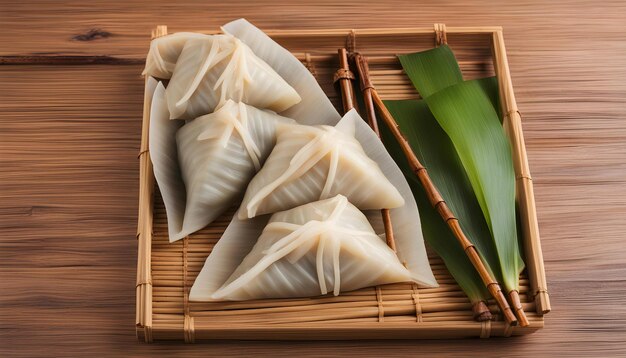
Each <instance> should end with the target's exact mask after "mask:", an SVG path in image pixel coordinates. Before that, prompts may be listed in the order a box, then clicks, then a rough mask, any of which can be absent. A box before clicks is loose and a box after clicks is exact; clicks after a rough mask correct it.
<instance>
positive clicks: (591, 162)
mask: <svg viewBox="0 0 626 358" xmlns="http://www.w3.org/2000/svg"><path fill="white" fill-rule="evenodd" d="M345 3H346V4H347V5H337V4H333V3H332V2H328V1H317V2H315V3H314V4H303V5H289V4H288V2H286V1H283V2H271V3H270V2H268V5H267V6H265V7H262V8H261V7H260V6H259V5H255V6H250V5H249V4H247V3H246V2H242V1H229V2H225V3H214V2H202V3H191V2H189V3H187V4H174V3H171V2H170V3H166V2H160V1H153V2H150V3H131V2H123V1H107V2H106V3H104V2H103V3H100V4H98V3H95V2H84V1H66V2H64V3H63V4H62V5H55V6H53V5H51V4H50V3H47V2H43V1H40V2H37V1H21V2H19V3H18V2H17V1H15V2H7V1H5V2H2V4H0V56H39V55H42V54H43V55H59V56H79V55H106V56H113V57H115V58H118V57H119V58H121V59H131V60H137V59H141V57H142V56H144V54H145V53H146V51H147V38H148V37H149V33H150V29H151V28H153V27H154V26H155V25H157V24H160V23H167V24H168V25H169V27H170V30H172V31H177V30H183V29H185V30H200V29H211V28H214V27H215V26H216V25H218V24H222V23H224V22H225V21H228V20H231V19H233V18H236V17H242V16H243V17H247V18H248V19H250V20H251V21H253V22H255V23H256V24H258V25H259V26H261V27H263V28H282V29H285V28H319V27H342V28H351V27H354V28H358V27H372V26H380V27H402V26H430V25H431V24H432V23H435V22H443V23H446V24H447V25H457V26H459V25H463V26H478V25H502V26H503V27H504V36H505V41H506V45H507V51H508V56H509V65H510V67H511V73H512V77H513V84H514V86H515V89H516V97H517V100H518V106H519V108H520V111H521V113H522V121H523V126H524V131H525V136H526V144H527V149H528V155H529V161H530V169H531V172H532V175H533V182H534V183H535V194H536V196H537V209H538V214H539V221H540V229H541V234H542V243H543V248H544V258H545V262H546V271H547V276H548V277H547V278H548V287H549V288H550V295H551V299H552V306H553V312H552V313H550V315H548V316H547V317H546V328H545V329H543V330H541V331H539V333H536V334H534V335H531V336H528V337H524V338H517V339H508V340H504V339H493V340H489V341H479V340H466V341H432V342H411V341H408V342H404V341H400V342H382V341H367V342H326V343H309V342H288V343H286V342H285V343H280V342H246V343H240V342H218V343H214V344H210V345H201V346H185V345H182V344H156V345H146V344H140V343H136V341H135V337H134V327H133V322H134V303H135V297H134V294H135V293H134V292H135V290H134V283H135V270H136V266H135V264H136V261H135V260H136V240H135V239H134V237H135V232H136V222H137V221H136V219H137V217H136V215H137V199H138V198H137V195H138V190H137V189H138V184H137V181H138V161H137V153H138V150H139V139H140V125H141V123H140V122H141V108H142V89H143V81H142V79H141V78H140V76H139V73H140V72H141V66H140V65H137V64H132V63H133V62H132V61H130V64H128V62H125V63H126V64H123V63H119V64H107V65H88V66H60V65H54V66H43V65H38V66H18V65H13V66H0V113H1V115H0V233H1V235H0V252H1V254H0V255H1V257H2V260H1V261H0V289H1V293H2V294H1V296H0V354H1V355H2V356H29V357H32V356H64V355H69V356H87V355H94V354H97V355H98V356H113V355H116V354H117V355H119V354H125V355H132V356H139V355H155V354H159V353H161V354H170V355H172V356H177V355H185V356H195V355H197V356H207V355H211V354H216V355H221V356H236V355H243V354H245V355H253V354H254V355H268V354H272V355H275V356H294V355H306V354H349V353H360V354H363V355H366V354H369V355H391V354H398V355H402V354H404V355H406V354H411V353H416V354H417V353H420V354H429V353H431V354H442V353H449V354H450V355H453V356H454V355H461V354H462V353H464V352H468V351H471V352H476V354H480V355H485V356H487V355H494V356H499V355H501V354H502V353H503V352H504V351H507V352H512V353H513V355H515V356H528V355H533V354H535V355H548V354H550V353H559V354H562V355H565V354H571V355H593V356H609V355H619V354H623V353H624V350H625V349H626V344H625V343H624V337H626V299H625V297H626V284H625V280H624V277H626V259H625V257H626V245H625V244H624V242H623V237H624V232H626V220H625V219H624V218H625V217H626V180H625V179H624V177H625V176H626V160H625V158H626V115H625V113H626V101H625V100H624V99H625V98H626V41H624V32H625V31H626V5H625V4H623V2H619V1H605V2H602V3H601V4H600V3H598V2H596V1H559V2H551V3H546V2H543V1H522V2H515V3H513V2H511V3H510V4H508V5H507V4H499V3H497V2H495V1H474V2H472V3H471V4H470V3H469V2H462V1H446V2H443V3H442V2H440V1H438V2H435V1H433V2H432V3H423V4H422V3H420V4H415V3H413V2H400V1H384V2H378V3H371V4H370V3H367V4H366V3H364V2H359V3H356V2H353V3H350V2H345ZM348 13H350V14H349V15H348ZM338 14H342V15H341V16H338ZM373 19H374V20H373ZM373 21H375V23H373ZM94 28H97V29H101V30H102V31H104V32H109V33H110V36H108V37H105V36H92V37H90V35H89V34H88V32H89V31H90V30H91V29H94ZM80 35H87V36H86V37H87V38H91V40H88V41H80V40H73V38H74V37H76V36H80Z"/></svg>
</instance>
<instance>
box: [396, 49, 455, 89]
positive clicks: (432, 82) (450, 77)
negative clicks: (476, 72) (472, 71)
mask: <svg viewBox="0 0 626 358" xmlns="http://www.w3.org/2000/svg"><path fill="white" fill-rule="evenodd" d="M398 59H400V63H401V64H402V68H404V71H405V72H406V74H407V75H408V76H409V79H410V80H411V82H413V86H415V88H417V90H418V91H419V93H420V95H421V96H422V97H423V98H426V97H428V96H430V95H431V94H433V93H435V92H438V91H440V90H442V89H444V88H446V87H449V86H452V85H454V84H457V83H459V82H462V81H463V75H462V74H461V69H460V68H459V64H458V63H457V62H456V59H455V58H454V54H453V53H452V50H451V49H450V47H448V45H444V46H440V47H436V48H434V49H432V50H427V51H423V52H417V53H412V54H408V55H398ZM442 69H444V71H442Z"/></svg>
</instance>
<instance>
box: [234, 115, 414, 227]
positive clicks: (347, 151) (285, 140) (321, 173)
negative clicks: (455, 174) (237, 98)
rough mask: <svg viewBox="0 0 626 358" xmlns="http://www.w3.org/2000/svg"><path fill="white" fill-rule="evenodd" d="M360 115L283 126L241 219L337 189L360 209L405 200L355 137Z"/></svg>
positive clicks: (250, 188)
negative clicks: (332, 121) (331, 123)
mask: <svg viewBox="0 0 626 358" xmlns="http://www.w3.org/2000/svg"><path fill="white" fill-rule="evenodd" d="M354 131H355V117H353V116H348V117H346V118H344V119H342V120H341V121H340V122H339V123H338V124H337V125H336V126H335V127H330V126H303V125H298V124H292V125H279V126H278V128H277V130H276V137H277V138H276V147H275V149H274V151H273V152H272V154H271V155H270V156H269V158H268V159H267V163H266V165H265V166H264V167H263V169H261V171H259V173H258V174H257V175H256V176H255V177H254V178H253V179H252V181H251V182H250V185H249V186H248V190H247V191H246V195H245V196H244V199H243V203H242V204H241V210H239V218H240V219H244V218H251V217H255V216H257V215H262V214H268V213H273V212H276V211H281V210H286V209H291V208H293V207H296V206H298V205H302V204H306V203H309V202H312V201H316V200H321V199H326V198H329V197H333V196H335V195H337V194H342V195H345V196H346V197H347V198H348V199H349V200H350V202H351V203H353V204H354V205H355V206H356V207H358V208H360V209H383V208H396V207H399V206H402V205H403V204H404V200H403V199H402V196H401V195H400V193H399V192H398V190H397V189H396V188H395V187H394V186H393V184H391V183H390V182H389V180H387V178H386V177H385V175H384V174H383V173H382V171H381V170H380V167H379V166H378V165H377V164H376V162H374V161H373V160H371V159H370V158H369V157H368V156H367V155H366V154H365V152H364V151H363V148H362V147H361V144H360V143H359V142H358V141H357V140H356V139H355V138H354Z"/></svg>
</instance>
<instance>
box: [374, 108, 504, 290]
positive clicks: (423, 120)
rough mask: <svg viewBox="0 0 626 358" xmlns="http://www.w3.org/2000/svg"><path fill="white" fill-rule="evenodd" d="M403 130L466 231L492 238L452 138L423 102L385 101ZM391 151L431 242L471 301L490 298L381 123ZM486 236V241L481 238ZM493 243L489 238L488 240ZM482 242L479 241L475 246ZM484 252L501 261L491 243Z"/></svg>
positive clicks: (395, 143)
mask: <svg viewBox="0 0 626 358" xmlns="http://www.w3.org/2000/svg"><path fill="white" fill-rule="evenodd" d="M385 106H386V107H387V109H388V110H389V111H390V112H391V114H392V115H393V117H394V118H395V120H396V122H397V123H398V125H399V127H400V130H401V131H402V133H403V134H404V135H405V137H406V138H407V140H408V141H409V143H410V144H411V147H412V149H413V151H414V152H415V154H416V155H417V157H418V158H419V160H420V162H421V163H422V164H423V165H425V166H426V168H427V169H428V173H429V175H430V177H431V179H432V180H433V182H434V184H435V185H436V186H437V188H438V189H439V191H440V193H441V195H442V197H443V198H444V200H446V202H447V203H448V205H449V206H450V208H451V209H452V211H453V212H454V213H455V215H456V216H457V218H459V222H460V223H461V226H462V228H463V231H464V232H465V234H466V235H467V236H468V237H469V238H470V240H472V241H476V242H478V240H475V239H476V238H478V237H480V236H487V237H489V236H490V234H489V228H488V227H487V224H486V222H485V219H484V218H483V216H482V214H481V211H480V206H479V204H478V201H477V200H476V196H475V195H474V192H473V190H472V187H471V184H470V183H469V179H468V178H467V175H466V174H465V171H464V169H463V166H462V164H461V161H460V159H459V158H458V156H457V154H456V151H455V149H454V146H453V145H452V142H451V141H450V139H449V138H448V136H447V135H446V133H445V132H444V131H443V129H441V127H440V126H439V124H438V123H437V121H436V120H435V118H434V117H433V115H432V114H431V113H430V110H429V109H428V106H427V105H426V103H425V102H424V101H416V100H405V101H385ZM381 134H382V136H383V140H384V143H385V145H386V147H387V150H388V151H389V153H390V154H391V156H392V157H393V158H394V160H395V161H396V162H397V163H398V165H399V166H400V168H401V169H402V170H403V172H404V173H405V176H406V177H407V180H408V182H409V185H410V186H411V189H412V191H413V194H414V196H415V199H416V201H417V204H418V206H419V209H420V210H419V212H420V219H421V223H422V232H423V234H424V238H425V239H426V241H427V242H428V243H429V245H430V246H431V247H432V248H433V249H434V250H435V251H436V252H437V254H438V255H439V256H440V257H441V258H442V259H443V261H444V263H445V264H446V267H447V268H448V270H449V271H450V273H451V274H452V276H453V277H454V279H455V280H456V281H457V282H458V283H459V286H461V288H462V289H463V291H464V292H465V293H466V294H467V295H468V297H469V298H470V300H471V301H472V302H476V301H480V300H485V299H488V298H489V297H490V296H489V292H488V291H487V290H486V288H485V286H484V284H483V283H482V280H481V278H480V276H479V275H478V273H477V272H476V270H475V269H474V267H473V266H472V264H471V262H470V261H469V259H468V258H467V256H466V254H465V252H464V251H463V249H462V248H461V246H460V245H459V243H458V242H457V239H456V238H455V237H454V235H453V234H452V232H451V231H450V229H449V228H448V226H447V225H446V223H445V222H444V220H443V219H442V218H441V216H440V215H439V214H438V213H437V211H436V210H435V209H434V208H433V207H432V206H431V204H430V203H429V201H428V198H427V196H426V193H425V192H424V189H423V187H422V186H421V184H420V183H419V181H418V179H417V178H416V176H415V174H414V173H413V172H412V171H411V170H410V167H409V165H408V162H407V161H406V158H405V157H404V154H403V152H402V149H401V148H400V146H399V144H398V143H397V142H396V140H395V139H394V137H393V135H392V134H391V132H390V131H389V129H388V128H387V127H385V126H382V127H381ZM483 241H484V240H483ZM488 242H489V241H488ZM477 246H478V245H477ZM479 251H480V252H481V254H483V253H484V254H486V255H489V256H491V259H495V260H496V262H497V256H496V253H495V251H494V250H493V249H492V245H486V246H485V247H482V248H479Z"/></svg>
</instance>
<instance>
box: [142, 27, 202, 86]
mask: <svg viewBox="0 0 626 358" xmlns="http://www.w3.org/2000/svg"><path fill="white" fill-rule="evenodd" d="M207 36H208V35H203V34H199V33H195V32H177V33H175V34H171V35H167V36H163V37H159V38H156V39H154V40H152V41H151V42H150V50H149V51H148V56H147V57H146V67H145V68H144V70H143V75H148V76H152V77H156V78H160V79H169V78H170V77H172V73H173V72H174V67H175V66H176V61H177V60H178V56H180V53H181V52H182V50H183V47H184V46H185V43H187V40H189V39H192V38H203V37H207Z"/></svg>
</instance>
